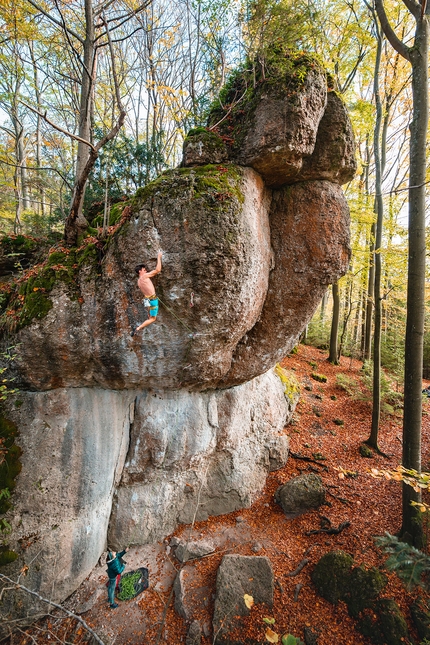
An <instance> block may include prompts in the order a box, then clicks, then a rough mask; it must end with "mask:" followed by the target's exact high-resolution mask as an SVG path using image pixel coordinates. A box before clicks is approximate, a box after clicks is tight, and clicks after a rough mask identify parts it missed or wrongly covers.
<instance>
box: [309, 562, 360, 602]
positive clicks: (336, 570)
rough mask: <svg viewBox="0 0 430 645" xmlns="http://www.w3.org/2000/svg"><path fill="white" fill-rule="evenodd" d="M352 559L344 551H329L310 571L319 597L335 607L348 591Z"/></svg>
mask: <svg viewBox="0 0 430 645" xmlns="http://www.w3.org/2000/svg"><path fill="white" fill-rule="evenodd" d="M353 564H354V558H353V557H352V556H351V555H349V553H345V551H330V552H329V553H326V554H325V555H323V556H322V558H320V559H319V560H318V562H317V564H316V565H315V568H314V570H313V571H312V575H311V578H312V582H313V583H314V585H315V587H316V590H317V591H318V593H319V595H320V596H322V597H323V598H325V599H326V600H328V601H329V602H331V603H332V604H333V605H337V603H338V602H339V600H343V599H344V598H345V596H346V594H347V593H348V590H349V581H350V573H351V569H352V565H353Z"/></svg>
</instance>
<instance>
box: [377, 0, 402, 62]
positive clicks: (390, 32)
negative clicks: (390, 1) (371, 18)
mask: <svg viewBox="0 0 430 645" xmlns="http://www.w3.org/2000/svg"><path fill="white" fill-rule="evenodd" d="M403 2H405V4H406V2H410V0H403ZM375 9H376V13H377V14H378V18H379V22H380V23H381V28H382V31H383V32H384V34H385V36H386V37H387V40H389V42H390V43H391V45H392V46H393V48H394V49H395V50H396V51H397V52H399V54H400V56H403V58H406V60H408V61H409V62H410V61H411V53H410V49H409V47H407V46H406V45H405V43H404V42H402V41H401V40H400V38H398V37H397V35H396V33H395V32H394V29H393V28H392V26H391V25H390V22H389V20H388V18H387V14H386V13H385V8H384V3H383V0H375Z"/></svg>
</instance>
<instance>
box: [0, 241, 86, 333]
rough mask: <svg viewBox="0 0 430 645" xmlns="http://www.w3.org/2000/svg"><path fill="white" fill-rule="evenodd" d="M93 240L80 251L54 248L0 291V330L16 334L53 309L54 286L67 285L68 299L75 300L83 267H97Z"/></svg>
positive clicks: (78, 293)
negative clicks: (43, 258) (38, 263)
mask: <svg viewBox="0 0 430 645" xmlns="http://www.w3.org/2000/svg"><path fill="white" fill-rule="evenodd" d="M96 242H97V241H96V240H95V241H94V242H91V241H90V240H89V241H88V242H86V243H85V244H84V245H83V246H82V247H80V248H79V249H65V248H60V249H56V250H55V251H53V252H52V253H50V255H49V256H48V257H47V259H46V260H45V262H43V263H42V264H40V265H37V266H35V267H32V268H31V269H30V270H29V271H27V272H26V273H25V275H24V276H23V277H22V278H20V279H19V280H17V281H16V282H15V283H10V284H7V285H2V286H1V288H0V327H1V328H2V329H3V330H8V331H18V330H19V329H21V328H22V327H25V326H27V325H29V324H30V323H31V322H32V321H33V320H40V319H42V318H44V317H45V316H46V315H47V313H48V312H49V311H50V310H51V309H52V306H53V304H52V300H51V298H50V293H51V291H52V289H53V288H54V286H55V285H56V284H59V283H62V284H63V285H66V287H67V291H68V294H69V296H70V298H71V299H75V300H76V299H78V298H79V296H80V288H79V282H78V273H79V271H80V270H81V269H82V267H83V266H84V265H87V264H92V265H93V266H94V267H96V266H97V264H98V250H97V246H96Z"/></svg>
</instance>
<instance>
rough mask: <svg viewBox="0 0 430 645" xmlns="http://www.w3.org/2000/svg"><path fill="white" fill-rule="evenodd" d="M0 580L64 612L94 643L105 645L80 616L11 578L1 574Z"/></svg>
mask: <svg viewBox="0 0 430 645" xmlns="http://www.w3.org/2000/svg"><path fill="white" fill-rule="evenodd" d="M0 580H6V581H7V582H10V583H11V584H13V585H14V586H15V589H22V590H23V591H25V592H26V593H28V594H30V595H31V596H35V597H36V598H38V600H41V601H42V602H44V603H46V604H47V605H50V606H51V607H55V608H56V609H59V610H60V611H64V613H65V614H67V615H68V616H70V617H71V618H74V619H75V620H77V621H78V622H79V623H81V625H82V626H83V627H84V628H85V629H86V630H87V632H89V633H90V634H91V636H92V637H93V638H94V640H95V641H96V643H98V644H99V645H105V644H104V642H103V641H102V640H101V638H100V637H99V636H98V635H97V634H96V632H95V631H94V630H93V629H91V627H90V626H89V625H88V624H87V623H86V622H85V620H84V619H83V618H81V617H80V616H77V615H76V614H74V613H73V612H72V611H69V610H68V609H66V608H65V607H63V606H62V605H58V604H57V603H55V602H53V601H52V600H48V599H47V598H43V596H41V595H40V594H38V593H37V591H32V590H31V589H28V587H24V585H22V584H21V583H18V582H15V580H12V579H11V578H8V576H5V575H4V574H3V573H0Z"/></svg>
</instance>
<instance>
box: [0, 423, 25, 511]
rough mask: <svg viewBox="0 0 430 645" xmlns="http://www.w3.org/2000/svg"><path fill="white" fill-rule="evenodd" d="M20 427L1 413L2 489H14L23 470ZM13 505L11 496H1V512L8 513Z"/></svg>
mask: <svg viewBox="0 0 430 645" xmlns="http://www.w3.org/2000/svg"><path fill="white" fill-rule="evenodd" d="M17 435H18V428H17V427H16V425H15V424H14V423H12V421H9V420H8V419H6V418H5V417H4V416H3V415H2V414H0V450H1V451H2V453H3V454H2V457H3V461H2V462H1V463H0V490H5V489H6V490H8V491H9V493H11V492H12V491H13V489H14V488H15V486H16V483H15V480H16V478H17V476H18V475H19V473H20V472H21V461H20V458H21V454H22V450H21V448H20V447H19V446H18V445H17V444H16V443H15V439H16V437H17ZM10 507H11V503H10V501H9V496H3V497H0V514H3V513H6V512H7V511H8V510H9V508H10Z"/></svg>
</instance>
